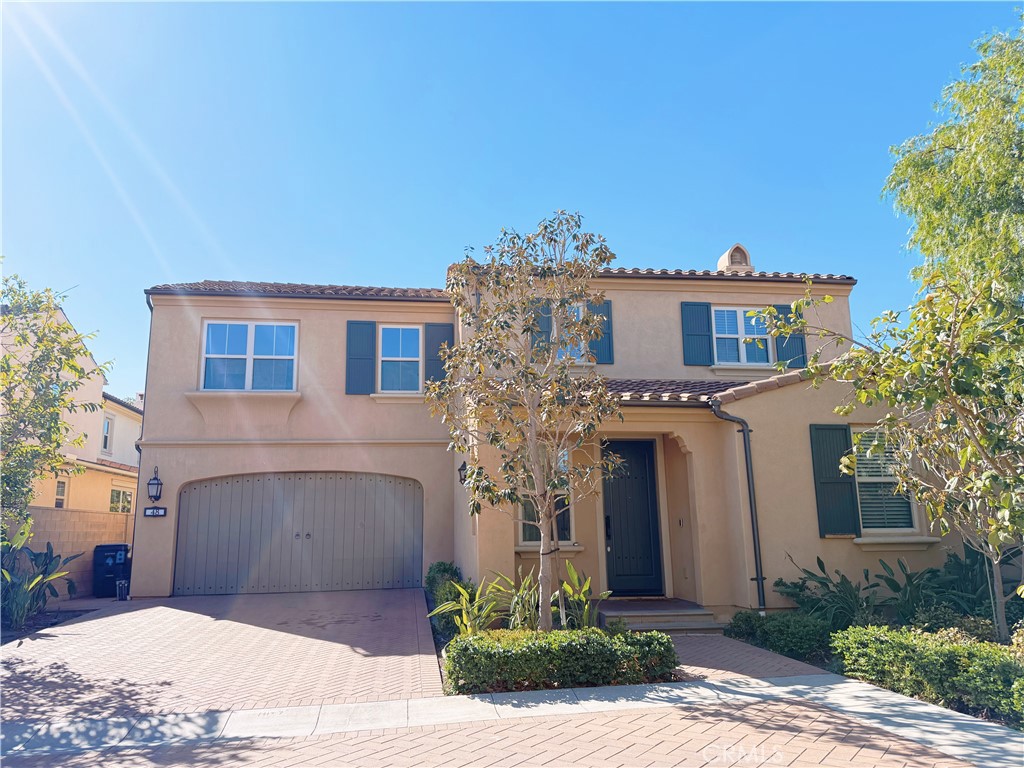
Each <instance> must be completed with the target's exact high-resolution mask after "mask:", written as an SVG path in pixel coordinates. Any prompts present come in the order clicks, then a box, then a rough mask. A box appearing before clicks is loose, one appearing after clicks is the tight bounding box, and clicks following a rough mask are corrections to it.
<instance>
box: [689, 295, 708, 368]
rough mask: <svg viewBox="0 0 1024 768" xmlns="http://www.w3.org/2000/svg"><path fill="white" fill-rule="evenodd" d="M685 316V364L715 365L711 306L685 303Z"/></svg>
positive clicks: (699, 303) (690, 302)
mask: <svg viewBox="0 0 1024 768" xmlns="http://www.w3.org/2000/svg"><path fill="white" fill-rule="evenodd" d="M682 315H683V364H684V365H714V362H715V356H714V354H713V352H712V339H711V305H710V304H706V303H701V302H692V301H684V302H683V303H682Z"/></svg>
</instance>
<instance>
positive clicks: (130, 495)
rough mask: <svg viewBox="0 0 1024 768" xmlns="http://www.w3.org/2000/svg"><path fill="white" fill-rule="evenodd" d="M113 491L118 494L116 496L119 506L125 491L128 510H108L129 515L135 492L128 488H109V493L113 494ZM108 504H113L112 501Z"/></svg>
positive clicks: (133, 503) (133, 504)
mask: <svg viewBox="0 0 1024 768" xmlns="http://www.w3.org/2000/svg"><path fill="white" fill-rule="evenodd" d="M115 493H117V494H120V495H119V496H118V499H119V500H120V501H119V504H118V506H120V504H121V503H123V501H124V494H126V493H127V494H128V510H127V512H125V511H123V510H121V509H116V510H114V509H111V510H110V511H111V512H118V513H120V514H128V515H130V514H131V513H132V508H133V507H134V506H135V493H134V491H132V490H131V489H130V488H111V489H110V495H111V496H113V495H114V494H115ZM110 506H113V501H111V504H110Z"/></svg>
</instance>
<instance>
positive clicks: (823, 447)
mask: <svg viewBox="0 0 1024 768" xmlns="http://www.w3.org/2000/svg"><path fill="white" fill-rule="evenodd" d="M852 451H853V439H852V438H851V436H850V427H849V425H847V424H811V463H812V466H813V471H814V495H815V498H816V500H817V503H818V533H819V535H820V536H821V537H822V538H824V537H825V536H851V535H852V536H860V513H859V509H858V506H857V480H856V479H855V478H854V477H853V475H844V474H843V473H842V472H841V471H840V469H839V462H840V460H841V459H842V458H843V456H845V455H846V454H848V453H851V452H852Z"/></svg>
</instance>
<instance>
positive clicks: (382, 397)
mask: <svg viewBox="0 0 1024 768" xmlns="http://www.w3.org/2000/svg"><path fill="white" fill-rule="evenodd" d="M370 399H371V400H373V401H374V402H378V403H422V402H423V401H424V398H423V393H422V392H372V393H371V394H370Z"/></svg>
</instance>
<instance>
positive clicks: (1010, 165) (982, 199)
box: [760, 33, 1024, 640]
mask: <svg viewBox="0 0 1024 768" xmlns="http://www.w3.org/2000/svg"><path fill="white" fill-rule="evenodd" d="M977 47H978V51H979V53H980V54H981V58H980V60H979V61H977V62H976V63H974V64H971V65H969V66H967V67H965V68H964V71H963V76H962V77H961V79H959V80H957V81H956V82H954V83H953V84H952V85H950V86H949V87H947V88H946V89H945V91H944V93H943V101H942V103H941V104H940V105H939V109H940V111H941V112H942V113H943V114H944V116H945V117H946V120H945V122H943V123H941V124H940V125H938V126H937V127H936V128H935V129H934V130H933V131H931V132H930V133H928V134H926V135H923V136H918V137H915V138H913V139H911V140H909V141H908V142H906V143H905V144H903V145H902V146H900V147H898V148H896V149H895V150H894V155H895V165H894V168H893V171H892V173H891V175H890V176H889V179H888V181H887V183H886V191H887V192H888V193H890V194H891V195H892V197H893V199H894V201H895V203H896V207H897V210H899V211H900V212H902V213H904V214H905V215H907V216H909V217H910V218H911V219H912V220H913V229H912V230H911V234H910V243H909V245H910V247H912V248H916V249H917V250H918V251H920V253H921V254H922V255H923V257H924V259H923V263H922V264H921V265H920V266H919V267H917V268H916V269H915V270H914V272H913V275H914V277H915V278H916V280H917V281H918V283H919V286H920V292H919V294H918V298H917V300H916V301H915V302H914V304H913V305H911V306H910V307H909V309H908V310H907V311H906V312H902V313H901V312H886V313H884V314H883V315H882V316H881V317H879V318H877V319H876V320H875V321H874V322H873V324H872V330H871V332H870V333H869V334H868V335H867V337H866V338H863V339H852V338H849V337H848V336H847V335H845V334H842V333H837V332H835V331H834V330H831V329H827V328H822V327H819V326H816V325H813V324H812V323H810V322H808V321H807V320H805V319H803V317H802V316H798V317H797V318H796V319H794V318H793V317H789V318H783V317H781V316H780V315H779V314H777V313H776V311H775V310H774V309H772V308H768V309H766V310H764V311H762V312H761V313H760V314H762V316H764V317H765V318H766V320H767V321H768V325H769V328H770V333H772V334H773V335H779V334H787V333H790V332H792V331H799V332H805V333H808V334H811V335H817V336H819V337H821V338H822V340H823V349H824V348H829V347H831V346H833V345H834V346H835V347H838V349H839V351H840V352H841V354H840V355H839V357H838V358H837V359H835V360H833V361H831V362H830V363H828V364H825V365H823V364H822V363H821V352H822V349H819V350H818V351H817V352H816V353H814V354H813V355H812V356H811V358H810V360H809V365H808V370H809V372H810V374H811V376H812V378H813V379H814V380H815V381H819V380H821V379H825V378H829V379H833V380H836V381H841V382H846V383H848V384H850V385H852V389H853V399H852V401H851V402H850V403H847V404H844V405H843V406H841V407H840V408H839V409H837V410H839V411H840V412H842V413H849V412H851V411H852V410H853V409H855V408H856V407H857V406H858V405H866V406H870V405H876V404H881V405H884V406H887V407H888V409H889V414H888V415H887V416H886V417H885V418H884V419H882V420H881V421H879V423H878V427H879V429H878V431H877V433H875V434H877V435H878V439H877V440H875V441H874V444H873V446H872V447H871V449H870V451H873V452H876V453H877V452H880V451H883V450H885V451H886V453H887V455H889V456H890V458H891V460H892V462H893V469H894V471H895V473H896V477H897V480H898V483H899V491H900V492H901V493H905V494H907V495H908V496H911V497H912V498H914V499H916V500H917V501H918V503H919V504H921V505H923V506H924V508H925V509H926V510H927V511H928V514H929V517H930V518H931V519H932V520H933V521H935V522H936V523H937V524H938V525H939V526H940V527H941V529H943V530H944V531H945V530H955V531H956V532H957V533H959V534H960V535H961V536H963V538H964V540H965V541H966V542H967V544H969V545H970V546H972V547H974V548H975V549H977V550H978V551H980V552H982V553H983V554H984V555H985V556H986V557H987V558H988V559H989V561H990V563H991V564H992V568H991V572H992V576H993V585H992V599H993V614H994V617H993V618H994V620H995V623H996V625H997V630H998V633H999V637H1000V639H1002V640H1006V638H1007V636H1008V630H1007V626H1006V612H1005V596H1004V592H1005V590H1004V585H1003V583H1002V571H1001V568H1000V563H1001V562H1002V561H1003V559H1004V558H1005V557H1006V556H1007V553H1008V552H1013V551H1014V550H1016V549H1017V548H1018V547H1020V546H1021V545H1022V543H1024V306H1022V296H1024V261H1022V259H1021V253H1022V249H1024V192H1022V190H1024V38H1022V36H1021V34H1020V33H1018V34H1016V35H1007V34H996V35H993V36H991V37H989V38H987V39H985V40H983V41H982V42H980V43H979V44H978V46H977ZM827 300H829V299H827V298H826V299H813V298H812V297H811V293H810V290H808V292H807V294H806V295H805V297H804V299H802V300H801V301H798V302H796V303H795V304H794V308H795V309H797V310H800V311H801V312H804V311H805V310H808V309H809V308H811V307H813V306H814V305H815V304H817V303H818V302H819V301H827ZM854 461H855V459H854V458H853V457H850V461H849V465H848V466H847V467H846V469H847V471H852V470H853V463H854ZM1021 590H1024V587H1022V588H1021ZM1022 594H1024V592H1022Z"/></svg>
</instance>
